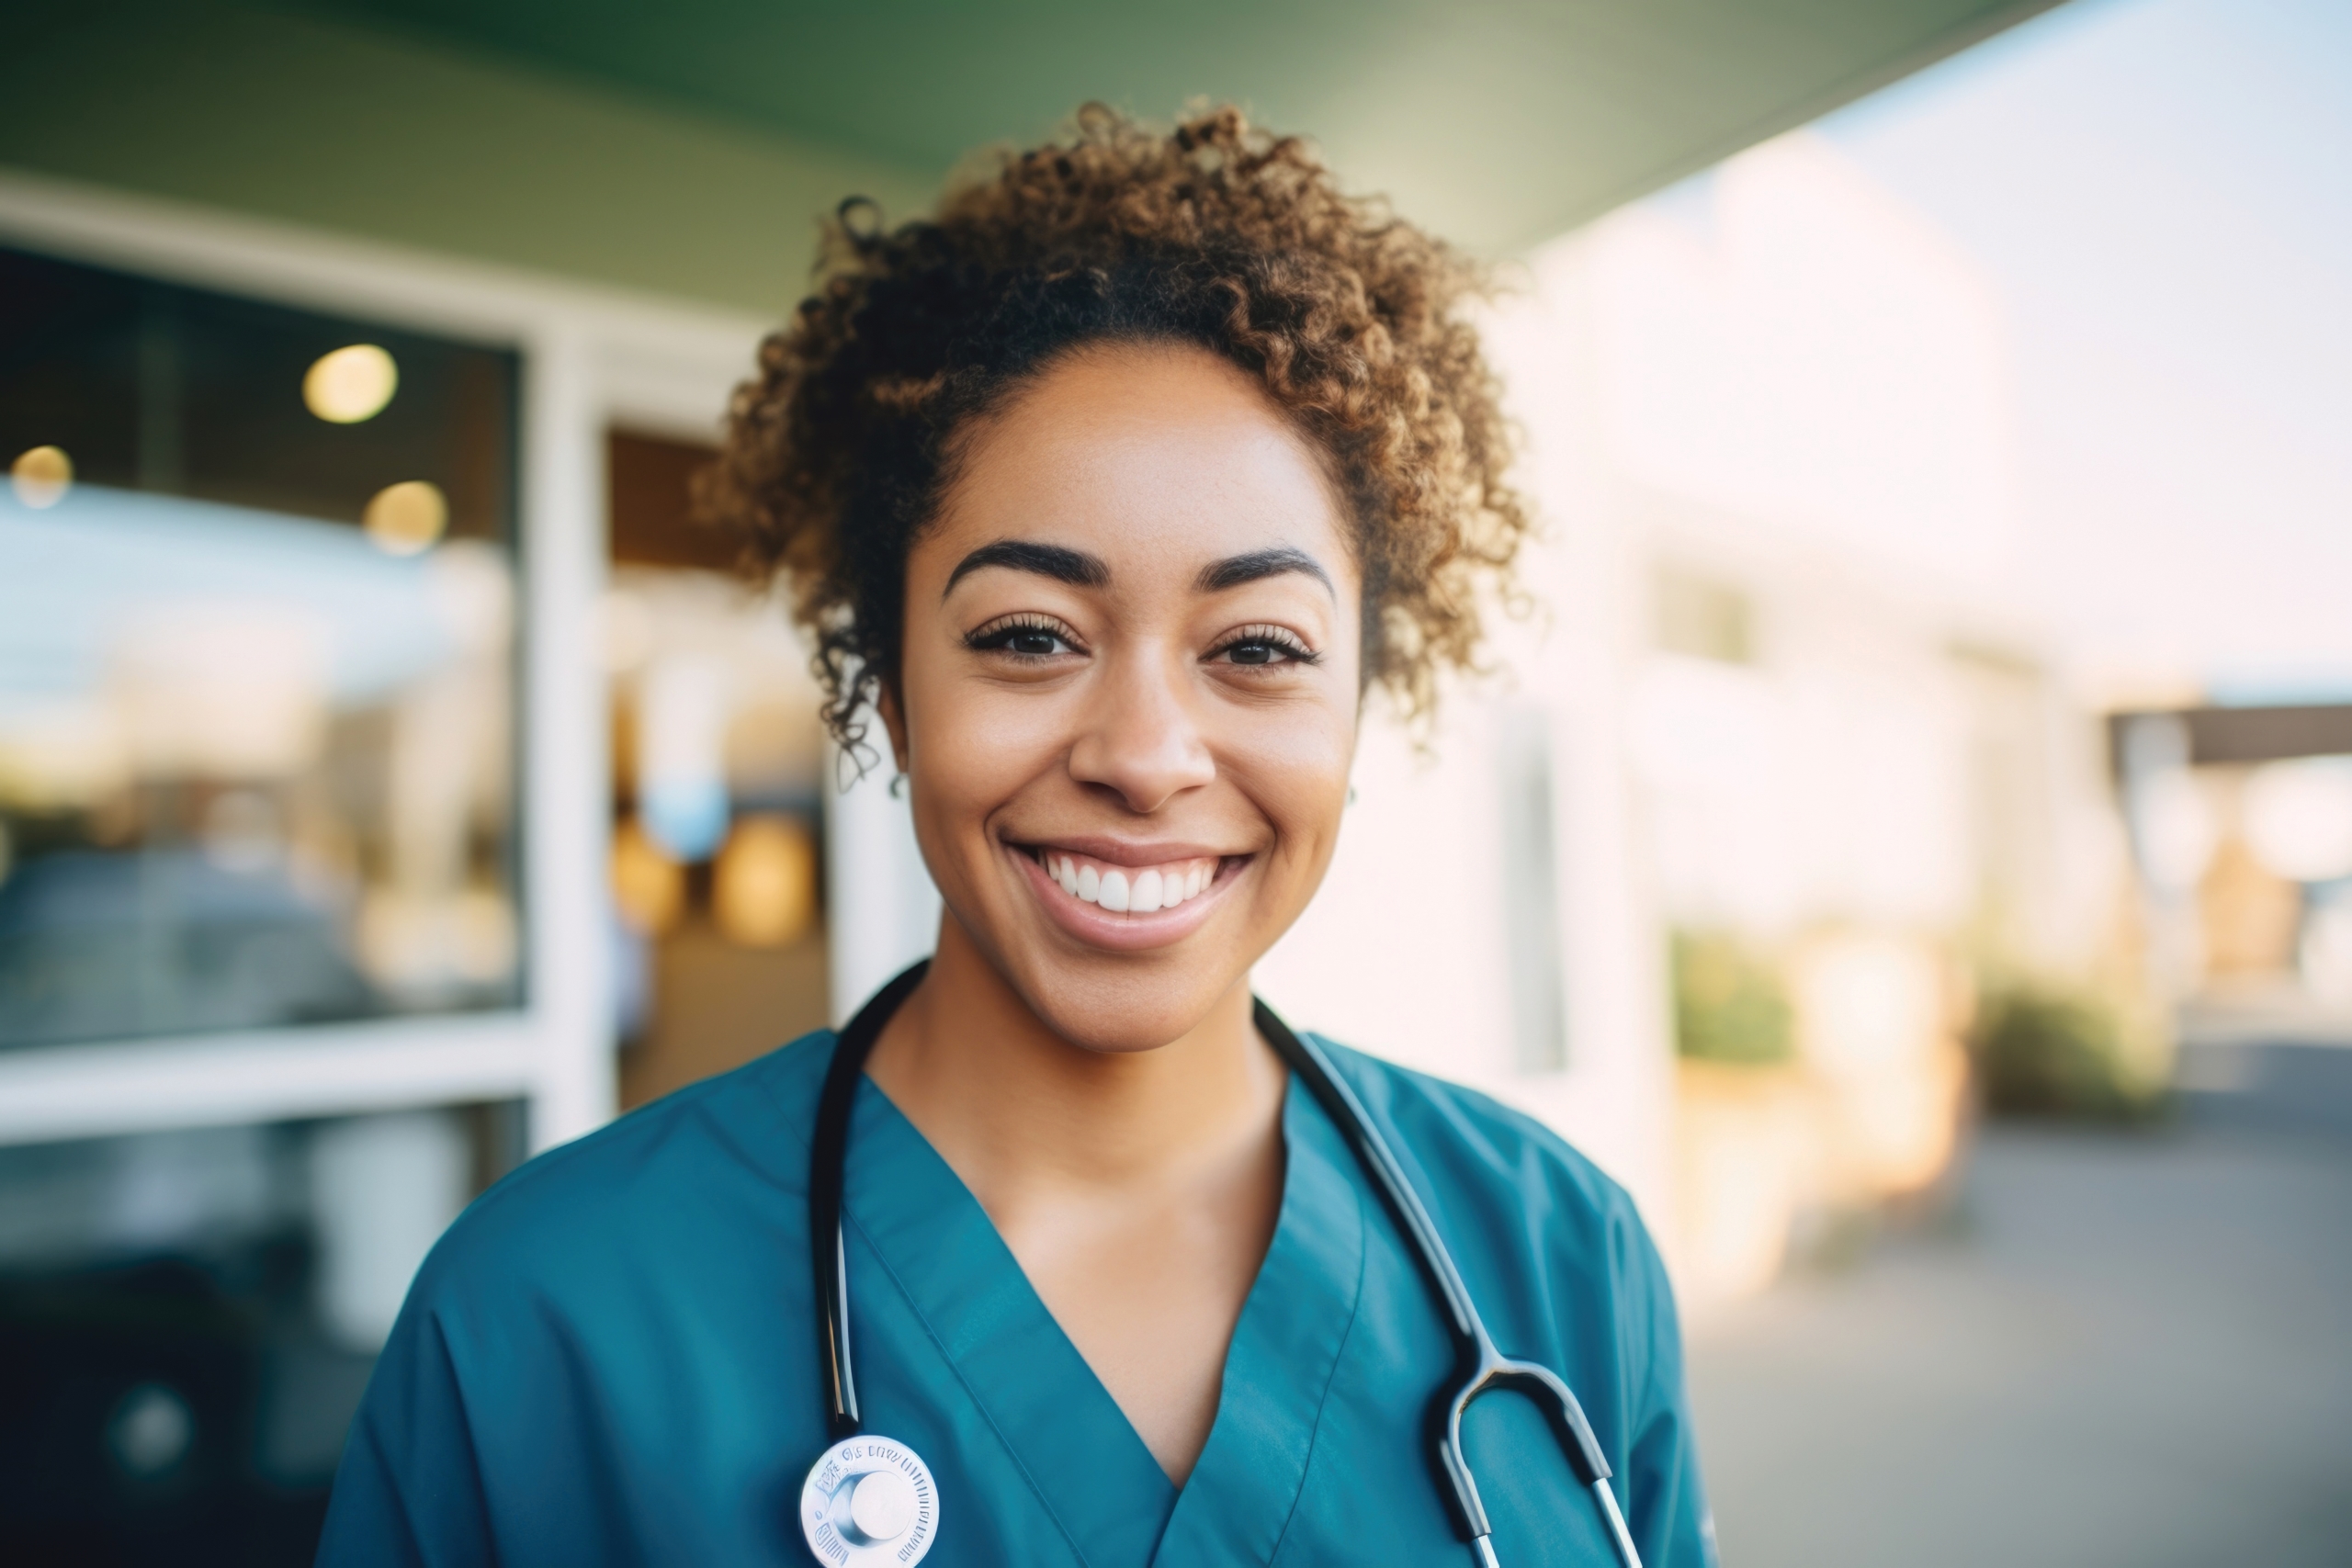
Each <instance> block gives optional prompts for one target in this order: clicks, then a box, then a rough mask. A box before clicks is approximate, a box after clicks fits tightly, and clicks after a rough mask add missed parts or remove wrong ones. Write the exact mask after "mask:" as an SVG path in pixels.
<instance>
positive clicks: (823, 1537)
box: [800, 1433, 939, 1568]
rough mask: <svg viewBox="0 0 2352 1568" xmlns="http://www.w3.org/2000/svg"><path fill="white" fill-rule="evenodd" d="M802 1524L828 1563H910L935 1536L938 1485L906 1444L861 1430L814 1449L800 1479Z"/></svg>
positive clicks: (845, 1567) (837, 1566)
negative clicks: (806, 1473) (813, 1459)
mask: <svg viewBox="0 0 2352 1568" xmlns="http://www.w3.org/2000/svg"><path fill="white" fill-rule="evenodd" d="M800 1532H801V1533H802V1534H803V1535H805V1536H807V1537H808V1538H809V1551H813V1552H815V1553H816V1554H817V1561H818V1562H822V1563H826V1564H828V1568H868V1565H869V1564H880V1563H886V1562H887V1563H890V1564H892V1565H893V1568H914V1565H915V1564H916V1563H918V1562H922V1560H923V1557H924V1555H925V1554H926V1553H928V1552H929V1551H931V1545H932V1542H933V1541H935V1540H938V1539H939V1486H938V1483H935V1482H933V1480H932V1478H931V1466H929V1465H927V1464H925V1463H923V1461H922V1455H921V1454H919V1453H917V1452H915V1450H912V1449H910V1448H909V1447H907V1445H906V1444H904V1443H901V1442H899V1441H897V1440H895V1439H893V1438H877V1437H874V1436H872V1435H871V1434H865V1433H861V1434H860V1435H858V1436H857V1437H854V1438H844V1439H843V1440H842V1441H841V1442H838V1443H835V1444H834V1445H833V1446H832V1447H831V1448H829V1449H827V1450H825V1451H824V1452H823V1453H821V1454H819V1455H818V1456H817V1462H816V1463H815V1464H812V1465H810V1466H809V1479H808V1480H806V1481H804V1482H802V1483H800Z"/></svg>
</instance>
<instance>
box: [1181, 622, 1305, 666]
mask: <svg viewBox="0 0 2352 1568" xmlns="http://www.w3.org/2000/svg"><path fill="white" fill-rule="evenodd" d="M1237 648H1270V649H1273V650H1274V651H1275V652H1277V653H1279V654H1281V655H1282V658H1281V659H1279V660H1272V659H1268V660H1260V661H1258V662H1255V663H1250V664H1241V661H1240V660H1233V662H1234V663H1236V664H1240V665H1241V668H1243V669H1245V670H1262V669H1266V668H1267V667H1269V666H1271V665H1274V664H1278V663H1279V664H1319V663H1321V662H1322V661H1323V656H1322V655H1321V654H1319V653H1317V652H1316V651H1315V650H1314V649H1310V648H1308V647H1307V646H1306V644H1305V643H1303V642H1301V641H1299V640H1298V638H1297V637H1294V636H1292V635H1291V634H1290V633H1289V632H1287V631H1284V630H1283V628H1282V627H1280V626H1244V627H1242V628H1241V629H1240V630H1239V631H1238V632H1236V633H1234V634H1233V635H1232V636H1231V637H1227V638H1226V639H1225V641H1224V642H1222V643H1220V644H1218V645H1217V646H1216V648H1215V649H1211V650H1210V653H1209V657H1210V658H1211V659H1220V658H1224V657H1225V656H1227V655H1228V654H1230V653H1232V652H1233V650H1234V649H1237Z"/></svg>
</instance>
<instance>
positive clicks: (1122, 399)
mask: <svg viewBox="0 0 2352 1568" xmlns="http://www.w3.org/2000/svg"><path fill="white" fill-rule="evenodd" d="M932 532H933V539H932V540H931V541H926V542H935V543H943V544H968V543H969V542H971V541H972V540H973V539H976V538H978V537H979V536H990V537H993V536H1004V535H1007V534H1012V535H1017V536H1021V537H1025V538H1033V539H1041V540H1042V539H1050V540H1051V541H1052V542H1054V543H1056V544H1061V545H1067V546H1070V547H1076V548H1082V549H1085V550H1088V551H1090V552H1091V553H1093V554H1095V555H1098V556H1101V557H1102V558H1103V559H1105V560H1107V561H1112V562H1113V563H1114V565H1115V564H1116V563H1117V562H1119V561H1122V560H1125V561H1130V562H1134V563H1136V565H1139V566H1141V565H1148V564H1152V563H1154V562H1164V563H1165V564H1166V565H1168V566H1169V567H1170V568H1171V569H1175V570H1187V571H1189V570H1193V569H1195V568H1197V567H1198V566H1199V565H1200V564H1201V563H1202V562H1204V561H1207V560H1214V559H1218V558H1226V557H1230V556H1234V555H1239V554H1244V553H1247V552H1249V551H1251V550H1258V549H1263V548H1266V547H1270V546H1273V545H1287V546H1290V547H1295V548H1299V549H1304V550H1306V551H1307V552H1308V553H1309V554H1311V555H1313V556H1315V557H1316V558H1317V559H1319V560H1321V561H1322V563H1323V565H1324V566H1325V567H1326V568H1327V569H1328V570H1330V571H1331V572H1332V573H1333V574H1334V576H1335V577H1336V576H1338V575H1339V574H1340V573H1341V572H1343V571H1347V570H1350V569H1351V561H1350V559H1349V555H1350V552H1349V549H1348V542H1347V538H1346V535H1345V529H1344V526H1343V523H1342V518H1341V513H1340V507H1339V505H1338V503H1337V500H1336V497H1335V495H1334V491H1333V487H1332V485H1331V483H1330V481H1329V478H1328V476H1327V474H1326V471H1325V469H1324V467H1323V464H1322V462H1321V460H1320V458H1319V457H1318V456H1317V453H1316V452H1315V450H1314V449H1313V447H1312V446H1309V445H1308V443H1307V441H1306V438H1305V437H1304V436H1302V435H1301V434H1299V433H1298V432H1297V431H1296V430H1295V428H1294V427H1293V426H1292V425H1291V424H1290V423H1289V422H1288V421H1287V420H1285V419H1284V418H1283V414H1282V412H1281V411H1280V410H1278V409H1277V408H1275V407H1274V406H1273V404H1272V402H1271V401H1270V400H1268V398H1267V397H1266V394H1265V393H1264V391H1263V390H1261V389H1260V388H1259V387H1258V385H1257V384H1256V383H1255V382H1254V381H1252V380H1251V379H1250V378H1249V377H1248V376H1246V375H1245V374H1243V373H1242V372H1241V371H1240V370H1239V369H1238V368H1237V367H1234V366H1233V365H1231V364H1229V363H1227V361H1225V360H1224V359H1222V358H1219V357H1218V356H1217V355H1213V354H1210V353H1208V352H1207V351H1206V350H1204V349H1199V348H1194V347H1191V346H1189V345H1172V344H1140V345H1136V344H1107V345H1099V346H1095V347H1090V348H1088V349H1084V350H1081V351H1080V352H1078V353H1076V354H1073V355H1069V356H1067V357H1065V358H1063V359H1062V360H1060V361H1058V362H1057V363H1056V364H1055V365H1054V366H1052V367H1050V368H1048V369H1047V370H1046V371H1045V372H1044V373H1043V374H1042V375H1040V376H1039V377H1038V378H1037V379H1036V380H1035V382H1033V383H1032V384H1030V385H1029V386H1027V387H1025V388H1023V389H1022V390H1021V392H1020V393H1019V394H1018V395H1017V396H1015V397H1014V398H1013V399H1012V401H1011V402H1010V403H1008V404H1007V405H1006V406H1005V407H1004V408H1002V409H1001V410H999V411H998V412H995V413H993V414H991V415H990V416H989V418H988V419H987V420H986V421H985V422H984V423H982V424H980V425H979V426H978V427H977V428H976V429H975V430H974V431H973V432H972V434H971V435H970V437H969V438H968V444H967V446H966V448H965V450H964V452H963V454H962V459H961V461H960V462H959V463H958V465H957V473H956V481H955V484H954V486H953V488H952V489H951V490H950V491H949V492H948V495H947V496H946V498H945V504H944V506H943V508H942V509H941V515H940V517H939V520H938V524H937V526H936V527H935V528H934V529H933V531H932Z"/></svg>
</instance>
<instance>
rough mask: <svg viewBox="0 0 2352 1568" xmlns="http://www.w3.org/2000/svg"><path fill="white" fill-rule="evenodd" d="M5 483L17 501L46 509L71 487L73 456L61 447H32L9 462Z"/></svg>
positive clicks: (36, 508) (72, 482) (60, 499)
mask: <svg viewBox="0 0 2352 1568" xmlns="http://www.w3.org/2000/svg"><path fill="white" fill-rule="evenodd" d="M8 483H9V485H10V487H11V488H13V489H14V490H15V491H16V492H17V502H19V503H20V504H22V505H25V506H29V507H31V508H32V509H33V510H34V511H36V512H41V511H45V510H47V509H48V508H50V507H52V506H55V505H56V504H57V503H58V502H61V501H63V500H64V499H65V492H66V491H69V490H72V489H73V488H74V459H73V458H71V457H67V456H66V455H65V451H64V448H62V447H60V446H35V447H32V448H31V449H29V450H28V451H25V452H20V453H18V454H17V460H16V461H15V462H13V463H11V464H9V465H8Z"/></svg>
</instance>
